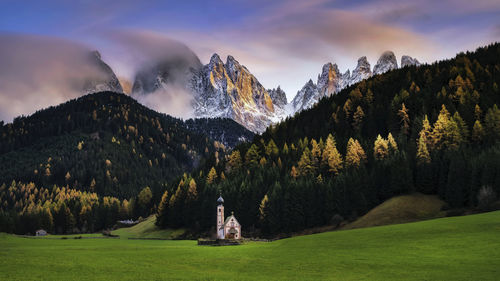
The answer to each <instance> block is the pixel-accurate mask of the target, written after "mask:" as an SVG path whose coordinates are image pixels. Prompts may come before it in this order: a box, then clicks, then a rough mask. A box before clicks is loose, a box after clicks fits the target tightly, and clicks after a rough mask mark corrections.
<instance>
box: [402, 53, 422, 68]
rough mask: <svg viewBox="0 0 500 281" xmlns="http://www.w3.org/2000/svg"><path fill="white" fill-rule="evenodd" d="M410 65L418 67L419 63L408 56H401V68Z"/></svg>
mask: <svg viewBox="0 0 500 281" xmlns="http://www.w3.org/2000/svg"><path fill="white" fill-rule="evenodd" d="M410 65H416V66H419V65H420V62H419V61H418V60H417V59H415V58H412V57H410V56H406V55H405V56H402V57H401V67H405V66H410Z"/></svg>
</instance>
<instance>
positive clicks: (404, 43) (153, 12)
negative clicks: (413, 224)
mask: <svg viewBox="0 0 500 281" xmlns="http://www.w3.org/2000/svg"><path fill="white" fill-rule="evenodd" d="M170 40H176V41H179V42H181V43H183V44H185V45H186V46H188V47H189V48H191V49H192V50H193V51H194V52H195V53H196V54H197V55H198V57H199V58H200V60H201V61H202V63H208V61H209V60H210V57H211V55H212V54H213V53H218V54H219V55H220V57H221V58H223V60H225V57H226V56H227V55H232V56H234V57H235V58H236V59H237V60H238V61H239V62H240V63H241V64H243V65H245V66H246V67H247V68H248V69H249V70H250V71H251V72H252V73H253V74H254V75H255V76H256V77H257V79H258V80H259V81H260V82H261V83H262V84H263V85H264V86H265V87H266V88H275V87H277V86H278V85H280V86H281V88H282V89H284V90H285V92H286V94H287V98H288V99H289V100H291V99H292V98H293V97H294V96H295V94H296V92H297V91H298V90H300V88H301V87H302V86H303V85H304V84H305V83H306V82H307V81H308V80H309V79H310V78H312V79H313V81H315V80H316V78H317V75H318V74H319V72H320V71H321V68H322V65H323V64H325V63H327V62H332V63H336V64H337V65H338V66H339V68H340V70H341V72H344V71H346V70H347V69H350V70H351V71H352V70H353V69H354V68H355V67H356V63H357V59H358V58H359V57H361V56H367V57H368V60H369V62H370V63H371V65H372V67H373V65H374V64H375V63H376V61H377V59H378V57H379V56H380V54H382V52H384V51H386V50H392V51H394V53H395V54H396V57H397V58H398V61H399V60H400V58H401V56H402V55H410V56H412V57H415V58H417V59H418V60H419V61H421V62H427V63H431V62H434V61H436V60H441V59H446V58H451V57H453V56H455V54H456V53H457V52H461V51H467V50H474V49H476V48H477V47H479V46H482V45H485V44H489V43H492V42H495V41H500V1H498V0H475V1H469V0H441V1H435V0H420V1H407V0H370V1H368V0H365V1H352V0H351V1H344V0H339V1H337V0H308V1H301V0H273V1H268V0H253V1H243V0H219V1H210V0H195V1H190V0H186V1H168V0H167V1H165V0H163V1H155V0H142V1H132V0H122V1H116V0H115V1H111V0H100V1H92V0H73V1H64V0H45V1H30V0H27V1H18V0H15V1H11V0H1V1H0V61H5V60H7V61H8V62H9V63H7V64H5V63H0V119H3V120H7V121H9V119H11V118H12V117H13V116H17V115H20V114H29V113H32V112H33V111H34V110H36V109H39V107H40V106H42V107H43V106H49V105H53V104H57V103H59V102H61V101H64V100H65V99H66V100H67V99H69V98H72V97H74V96H75V95H76V94H75V93H72V94H67V93H62V92H61V93H59V92H58V91H57V90H56V89H53V88H52V87H49V86H47V85H46V84H47V82H46V81H59V79H61V77H62V76H64V75H72V73H74V72H75V67H74V65H69V66H62V65H61V64H65V62H66V61H67V60H68V57H72V56H71V53H72V50H74V49H96V50H99V51H100V53H101V54H102V58H103V60H104V61H105V62H107V63H108V64H109V65H110V66H111V67H112V68H113V70H114V71H115V73H116V74H117V75H118V76H119V77H123V78H125V79H128V80H133V77H134V74H135V71H137V69H138V67H140V65H141V64H143V63H144V62H146V61H148V60H152V59H156V58H157V57H158V55H161V54H164V53H165V52H168V51H169V47H168V42H169V41H170ZM7 42H9V44H7ZM166 42H167V43H166ZM165 44H166V45H165ZM39 46H41V47H39ZM51 46H52V47H51ZM37 56H38V57H39V58H37V59H33V62H32V61H31V60H30V59H26V57H29V58H36V57H37ZM40 57H42V59H40ZM18 62H19V63H18ZM73 63H77V62H73ZM54 65H56V66H54ZM49 66H50V67H49ZM65 67H66V68H65ZM54 69H56V70H54ZM79 71H82V70H80V69H78V72H79ZM61 75H62V76H61ZM2 76H3V77H2ZM16 77H17V79H18V80H16ZM47 77H49V78H47ZM26 80H29V83H26V84H29V85H31V86H30V87H24V86H22V87H21V86H19V85H17V86H16V85H14V84H16V83H25V82H26ZM6 81H7V82H9V83H7V84H9V85H11V86H9V87H7V86H2V84H6V83H5V82H6ZM2 82H4V83H2ZM12 85H14V86H12ZM20 88H23V89H24V90H22V89H20ZM40 88H43V89H45V90H39V89H40ZM13 91H15V93H14V92H13ZM47 92H51V94H46V93H47Z"/></svg>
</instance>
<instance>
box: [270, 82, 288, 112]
mask: <svg viewBox="0 0 500 281" xmlns="http://www.w3.org/2000/svg"><path fill="white" fill-rule="evenodd" d="M267 92H268V93H269V96H270V97H271V100H272V101H273V103H274V105H275V107H278V108H281V109H283V108H285V106H286V105H287V103H288V101H287V99H286V94H285V92H284V91H283V90H282V89H281V88H280V86H278V88H276V89H268V90H267Z"/></svg>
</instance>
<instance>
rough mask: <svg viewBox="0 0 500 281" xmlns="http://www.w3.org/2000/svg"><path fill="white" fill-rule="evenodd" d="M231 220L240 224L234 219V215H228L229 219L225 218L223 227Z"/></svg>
mask: <svg viewBox="0 0 500 281" xmlns="http://www.w3.org/2000/svg"><path fill="white" fill-rule="evenodd" d="M231 218H234V220H235V221H236V222H237V223H238V224H240V222H239V221H238V220H237V219H236V217H235V216H234V215H230V216H229V217H227V218H226V220H225V221H224V225H226V224H227V223H228V222H229V220H230V219H231Z"/></svg>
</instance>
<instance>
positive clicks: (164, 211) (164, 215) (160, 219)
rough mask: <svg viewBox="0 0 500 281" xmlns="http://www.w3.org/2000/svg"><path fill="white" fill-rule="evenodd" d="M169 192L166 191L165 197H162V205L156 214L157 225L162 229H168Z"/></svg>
mask: <svg viewBox="0 0 500 281" xmlns="http://www.w3.org/2000/svg"><path fill="white" fill-rule="evenodd" d="M168 203H169V198H168V190H165V192H164V193H163V196H162V197H161V201H160V205H159V206H158V212H157V214H156V225H157V226H160V227H166V226H167V224H168V221H167V220H168Z"/></svg>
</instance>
